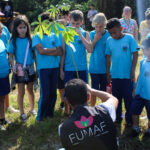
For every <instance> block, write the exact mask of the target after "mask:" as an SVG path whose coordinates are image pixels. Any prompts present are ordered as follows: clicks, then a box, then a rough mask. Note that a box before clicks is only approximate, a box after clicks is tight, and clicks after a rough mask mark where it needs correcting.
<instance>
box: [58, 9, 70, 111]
mask: <svg viewBox="0 0 150 150" xmlns="http://www.w3.org/2000/svg"><path fill="white" fill-rule="evenodd" d="M58 19H59V20H57V21H58V22H59V23H61V24H63V25H64V26H68V25H69V11H68V10H61V9H60V16H59V18H58ZM57 27H58V26H57ZM58 29H59V27H58ZM60 30H62V29H60ZM59 40H60V44H61V46H62V48H63V47H64V42H63V38H62V34H60V35H59ZM62 43H63V44H62ZM60 60H61V58H60ZM60 65H61V61H60ZM57 88H58V89H59V95H60V99H61V103H60V109H63V108H64V101H63V95H64V75H62V74H60V69H59V76H58V84H57Z"/></svg>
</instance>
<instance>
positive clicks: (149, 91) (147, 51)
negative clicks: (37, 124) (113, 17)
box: [131, 37, 150, 137]
mask: <svg viewBox="0 0 150 150" xmlns="http://www.w3.org/2000/svg"><path fill="white" fill-rule="evenodd" d="M142 45H143V53H144V55H145V56H146V58H145V59H143V60H142V61H141V62H140V75H139V78H138V81H137V87H136V91H135V95H136V96H135V99H134V101H133V104H132V107H131V110H132V114H133V130H132V136H133V137H135V136H138V135H139V133H140V132H141V131H140V128H139V115H140V114H141V112H142V110H143V107H144V106H145V107H146V111H147V117H148V129H147V130H146V132H145V134H144V137H150V37H149V38H146V39H145V40H144V41H143V43H142Z"/></svg>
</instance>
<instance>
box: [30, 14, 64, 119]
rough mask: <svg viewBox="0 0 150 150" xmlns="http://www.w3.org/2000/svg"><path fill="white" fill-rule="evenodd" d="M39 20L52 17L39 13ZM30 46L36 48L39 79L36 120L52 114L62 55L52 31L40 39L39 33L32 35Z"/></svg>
mask: <svg viewBox="0 0 150 150" xmlns="http://www.w3.org/2000/svg"><path fill="white" fill-rule="evenodd" d="M40 16H41V20H42V21H44V20H45V19H49V21H52V19H50V18H49V16H48V15H47V14H45V13H43V14H41V15H40ZM32 46H33V47H35V48H36V54H37V70H38V75H39V80H40V99H39V103H38V114H37V118H36V119H37V121H42V120H43V119H44V118H47V117H49V118H52V117H53V116H54V108H55V103H56V98H57V93H56V92H57V80H58V70H59V69H58V68H59V62H60V59H59V57H58V55H62V50H61V48H60V47H59V46H60V44H59V40H58V38H57V36H56V35H55V34H54V33H51V34H50V35H49V36H48V35H46V34H44V35H43V38H42V39H40V35H39V33H37V34H36V35H35V36H34V37H33V41H32Z"/></svg>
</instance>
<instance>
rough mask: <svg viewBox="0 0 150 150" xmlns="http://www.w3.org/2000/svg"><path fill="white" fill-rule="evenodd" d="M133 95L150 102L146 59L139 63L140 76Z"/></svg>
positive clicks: (148, 67)
mask: <svg viewBox="0 0 150 150" xmlns="http://www.w3.org/2000/svg"><path fill="white" fill-rule="evenodd" d="M135 94H136V95H140V96H141V97H142V98H144V99H146V100H150V61H147V59H143V60H142V61H141V62H140V75H139V79H138V82H137V88H136V91H135Z"/></svg>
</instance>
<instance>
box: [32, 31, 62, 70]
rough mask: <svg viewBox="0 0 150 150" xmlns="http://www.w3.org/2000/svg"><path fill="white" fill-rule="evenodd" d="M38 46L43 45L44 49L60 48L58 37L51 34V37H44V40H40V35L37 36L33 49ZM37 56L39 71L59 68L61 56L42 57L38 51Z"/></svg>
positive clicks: (33, 40) (34, 38)
mask: <svg viewBox="0 0 150 150" xmlns="http://www.w3.org/2000/svg"><path fill="white" fill-rule="evenodd" d="M38 44H42V46H43V47H44V48H54V47H58V46H60V42H59V40H58V37H57V36H56V35H55V34H54V33H51V34H50V36H47V35H43V39H42V40H41V39H40V36H39V33H38V34H36V35H35V36H34V37H33V39H32V47H35V46H36V45H38ZM36 54H37V69H38V70H40V69H49V68H58V67H59V62H60V58H59V56H49V55H41V54H40V53H39V52H38V50H37V49H36Z"/></svg>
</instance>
